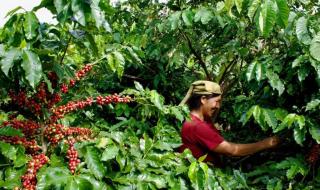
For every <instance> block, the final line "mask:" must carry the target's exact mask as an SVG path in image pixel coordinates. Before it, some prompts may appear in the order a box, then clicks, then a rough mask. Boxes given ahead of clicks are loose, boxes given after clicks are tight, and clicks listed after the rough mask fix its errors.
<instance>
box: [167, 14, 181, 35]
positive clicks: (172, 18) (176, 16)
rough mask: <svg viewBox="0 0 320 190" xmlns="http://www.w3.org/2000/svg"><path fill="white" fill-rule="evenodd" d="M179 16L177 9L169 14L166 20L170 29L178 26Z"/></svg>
mask: <svg viewBox="0 0 320 190" xmlns="http://www.w3.org/2000/svg"><path fill="white" fill-rule="evenodd" d="M180 16H181V12H180V11H177V12H175V13H173V14H171V15H170V16H169V18H168V21H169V23H170V28H171V30H175V29H177V28H178V27H179V26H180Z"/></svg>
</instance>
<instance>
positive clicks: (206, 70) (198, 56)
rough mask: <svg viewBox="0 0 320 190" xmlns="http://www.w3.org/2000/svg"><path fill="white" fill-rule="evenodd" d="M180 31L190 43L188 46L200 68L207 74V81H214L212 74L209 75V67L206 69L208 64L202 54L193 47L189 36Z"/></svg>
mask: <svg viewBox="0 0 320 190" xmlns="http://www.w3.org/2000/svg"><path fill="white" fill-rule="evenodd" d="M179 31H180V33H181V34H182V35H183V37H184V38H185V39H186V40H187V43H188V46H189V48H190V51H191V53H192V54H193V55H194V56H195V57H196V58H197V60H198V62H199V64H200V66H201V67H202V68H203V70H204V72H205V73H206V77H207V80H212V78H211V77H210V74H209V72H208V69H207V67H206V63H205V62H204V61H203V59H202V56H201V54H200V53H198V52H197V51H196V50H195V49H194V47H193V45H192V42H191V40H190V38H189V37H188V36H187V34H186V33H184V32H183V31H182V30H181V29H179Z"/></svg>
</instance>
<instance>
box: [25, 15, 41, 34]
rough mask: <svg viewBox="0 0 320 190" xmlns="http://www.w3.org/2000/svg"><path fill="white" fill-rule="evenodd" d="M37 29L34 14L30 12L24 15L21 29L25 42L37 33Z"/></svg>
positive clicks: (37, 22)
mask: <svg viewBox="0 0 320 190" xmlns="http://www.w3.org/2000/svg"><path fill="white" fill-rule="evenodd" d="M38 27H39V20H38V18H37V16H36V15H35V14H34V12H32V11H30V12H27V13H26V14H25V15H24V22H23V28H24V32H25V36H26V38H27V40H32V39H33V38H35V37H36V36H37V35H38V33H37V29H38Z"/></svg>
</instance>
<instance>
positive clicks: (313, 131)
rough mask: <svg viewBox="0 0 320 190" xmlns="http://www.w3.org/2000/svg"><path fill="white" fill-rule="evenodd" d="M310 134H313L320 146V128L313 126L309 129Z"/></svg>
mask: <svg viewBox="0 0 320 190" xmlns="http://www.w3.org/2000/svg"><path fill="white" fill-rule="evenodd" d="M309 133H310V134H311V136H312V138H313V139H314V140H316V141H317V143H318V144H320V128H319V125H311V127H310V128H309Z"/></svg>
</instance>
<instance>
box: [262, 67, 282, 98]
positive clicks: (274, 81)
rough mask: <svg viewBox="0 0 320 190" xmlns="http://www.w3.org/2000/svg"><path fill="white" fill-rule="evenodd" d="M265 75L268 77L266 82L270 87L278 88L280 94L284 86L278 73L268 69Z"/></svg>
mask: <svg viewBox="0 0 320 190" xmlns="http://www.w3.org/2000/svg"><path fill="white" fill-rule="evenodd" d="M266 76H267V78H268V79H269V80H268V82H269V84H270V85H271V87H272V88H273V89H276V90H278V92H279V96H280V95H281V94H282V93H283V92H284V90H285V88H284V84H283V82H282V81H281V80H280V78H279V76H278V74H276V73H275V72H273V71H271V70H269V69H268V70H267V73H266Z"/></svg>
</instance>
